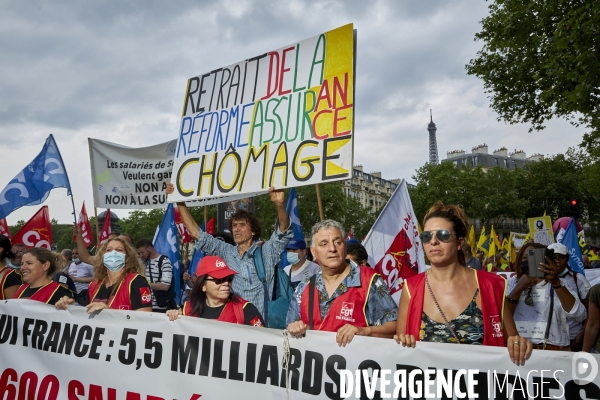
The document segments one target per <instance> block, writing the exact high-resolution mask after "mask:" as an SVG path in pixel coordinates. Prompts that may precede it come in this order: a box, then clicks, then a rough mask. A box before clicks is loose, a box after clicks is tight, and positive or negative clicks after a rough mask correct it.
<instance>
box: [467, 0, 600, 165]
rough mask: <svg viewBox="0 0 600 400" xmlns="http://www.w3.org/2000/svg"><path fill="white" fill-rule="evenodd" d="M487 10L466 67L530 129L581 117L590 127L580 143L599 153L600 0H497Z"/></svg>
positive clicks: (505, 111) (507, 113)
mask: <svg viewBox="0 0 600 400" xmlns="http://www.w3.org/2000/svg"><path fill="white" fill-rule="evenodd" d="M489 10H490V15H489V16H487V17H486V18H484V19H483V20H482V21H481V25H482V31H481V32H479V33H477V34H476V35H475V39H476V40H481V41H483V42H484V45H483V48H482V50H480V51H479V52H478V53H477V58H475V59H472V60H471V61H470V62H469V64H468V65H467V66H466V69H467V73H468V74H470V75H475V76H477V77H479V78H481V79H482V80H483V82H484V87H485V91H486V93H490V99H491V107H492V108H493V109H494V110H495V111H496V112H497V113H498V114H499V116H500V117H499V119H502V120H505V121H507V122H509V123H511V124H514V123H520V122H526V123H531V124H532V125H531V128H530V131H532V130H541V129H543V128H544V123H545V121H547V120H549V119H551V118H552V117H554V116H557V117H562V118H565V119H567V120H569V121H570V122H571V123H572V124H574V125H575V126H579V125H580V124H582V125H584V126H587V127H588V128H590V129H591V131H590V132H589V133H587V134H586V135H584V140H583V142H582V145H583V146H585V147H586V148H587V149H588V151H590V153H594V154H596V155H600V108H599V106H600V63H599V62H598V58H599V56H600V39H599V38H600V2H598V1H585V0H564V1H541V0H533V1H521V0H495V1H493V2H491V4H490V6H489Z"/></svg>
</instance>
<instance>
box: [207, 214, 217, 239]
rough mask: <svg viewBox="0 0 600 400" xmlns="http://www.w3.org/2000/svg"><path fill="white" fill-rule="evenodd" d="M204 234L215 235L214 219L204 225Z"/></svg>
mask: <svg viewBox="0 0 600 400" xmlns="http://www.w3.org/2000/svg"><path fill="white" fill-rule="evenodd" d="M206 233H208V234H209V235H214V234H215V217H212V218H211V219H210V220H209V221H208V224H206Z"/></svg>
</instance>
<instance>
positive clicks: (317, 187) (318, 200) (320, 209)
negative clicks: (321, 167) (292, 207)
mask: <svg viewBox="0 0 600 400" xmlns="http://www.w3.org/2000/svg"><path fill="white" fill-rule="evenodd" d="M315 190H316V191H317V205H318V206H319V218H321V221H323V220H324V219H325V214H324V213H323V203H322V202H321V189H320V188H319V184H318V183H317V184H316V185H315Z"/></svg>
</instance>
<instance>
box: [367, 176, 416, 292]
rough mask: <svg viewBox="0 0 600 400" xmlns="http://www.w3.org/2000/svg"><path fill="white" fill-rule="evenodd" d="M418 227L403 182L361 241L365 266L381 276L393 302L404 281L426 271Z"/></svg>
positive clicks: (404, 181)
mask: <svg viewBox="0 0 600 400" xmlns="http://www.w3.org/2000/svg"><path fill="white" fill-rule="evenodd" d="M418 226H419V224H418V222H417V217H416V215H415V212H414V210H413V206H412V203H411V201H410V196H409V195H408V189H407V187H406V180H404V179H403V180H402V182H400V184H399V185H398V187H397V188H396V190H395V191H394V193H392V196H391V197H390V199H389V200H388V202H387V204H386V205H385V207H384V208H383V210H382V211H381V214H380V215H379V217H378V218H377V221H375V223H374V224H373V227H372V228H371V230H370V231H369V233H368V234H367V237H366V238H365V240H364V241H363V245H364V246H365V249H366V250H367V253H368V254H369V265H371V266H372V267H374V268H375V270H376V271H377V272H378V273H380V274H381V275H382V277H383V279H384V280H385V282H386V283H387V286H388V287H389V288H390V294H391V295H392V297H393V298H394V300H396V303H398V302H399V301H400V294H401V293H402V286H403V284H404V279H406V278H410V277H411V276H414V275H416V274H418V273H419V272H423V271H425V269H426V267H425V253H424V252H423V245H422V244H421V239H420V238H419V229H418Z"/></svg>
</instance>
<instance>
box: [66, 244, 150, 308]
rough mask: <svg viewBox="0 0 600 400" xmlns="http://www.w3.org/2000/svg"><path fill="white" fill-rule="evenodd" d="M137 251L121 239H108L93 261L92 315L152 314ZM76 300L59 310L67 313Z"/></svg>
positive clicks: (67, 301) (89, 305) (147, 287)
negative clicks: (103, 312)
mask: <svg viewBox="0 0 600 400" xmlns="http://www.w3.org/2000/svg"><path fill="white" fill-rule="evenodd" d="M142 274H143V269H142V264H141V263H140V262H139V259H138V255H137V253H136V251H135V249H134V248H133V247H132V246H131V245H130V244H129V243H128V242H126V241H124V240H123V239H120V238H114V239H109V240H108V241H107V242H106V243H104V244H103V245H102V246H101V247H100V249H99V250H98V254H96V256H95V261H94V279H95V280H94V281H93V282H91V283H90V286H89V296H90V304H88V305H87V306H86V307H87V309H88V312H89V313H93V312H96V311H101V310H104V309H107V308H108V309H114V310H137V311H152V294H151V291H150V286H149V285H148V281H147V280H146V278H145V277H144V276H143V275H142ZM71 304H75V300H73V299H71V298H67V297H63V298H62V299H60V301H59V302H58V303H56V307H57V308H60V309H64V310H66V308H67V306H68V305H71Z"/></svg>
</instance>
